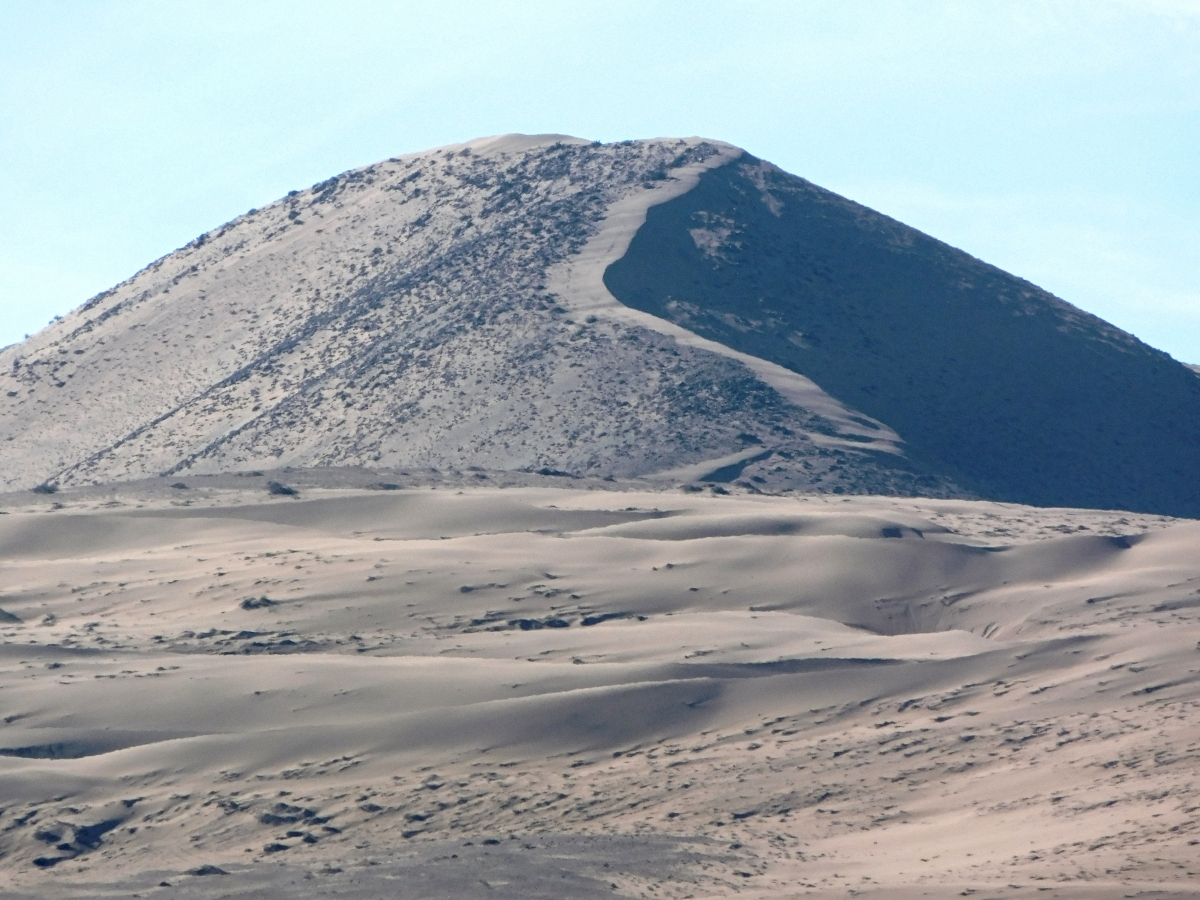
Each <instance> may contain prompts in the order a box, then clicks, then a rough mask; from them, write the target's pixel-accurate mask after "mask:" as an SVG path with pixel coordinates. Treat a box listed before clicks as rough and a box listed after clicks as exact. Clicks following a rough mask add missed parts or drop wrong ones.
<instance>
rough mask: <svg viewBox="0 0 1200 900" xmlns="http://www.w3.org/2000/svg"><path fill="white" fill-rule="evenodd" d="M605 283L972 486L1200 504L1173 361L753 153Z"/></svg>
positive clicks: (1173, 510)
mask: <svg viewBox="0 0 1200 900" xmlns="http://www.w3.org/2000/svg"><path fill="white" fill-rule="evenodd" d="M605 284H606V285H607V286H608V288H609V290H610V291H612V293H613V294H614V295H615V296H616V297H617V299H618V300H620V301H621V302H622V303H625V304H627V305H629V306H632V307H635V308H637V309H639V310H644V311H646V312H649V313H651V314H653V315H655V316H661V317H663V318H665V319H670V320H671V321H673V322H676V323H678V324H680V325H682V326H683V327H685V328H687V329H689V330H691V331H694V332H695V333H697V334H699V335H702V336H704V337H707V338H710V339H712V340H715V341H719V342H721V343H723V344H726V345H728V346H730V347H733V348H735V349H737V350H741V351H743V352H745V353H748V354H751V355H753V356H757V357H761V358H763V359H767V360H771V361H773V362H776V363H779V364H781V365H783V366H786V367H787V368H789V369H792V370H794V371H796V372H799V373H801V374H803V375H806V376H808V377H810V378H812V379H813V380H814V381H816V382H817V383H818V384H820V385H821V387H823V388H824V389H825V390H827V391H829V392H830V393H831V394H832V395H833V396H835V397H837V398H838V399H839V400H841V401H842V402H844V403H846V404H847V405H849V406H851V407H854V408H857V409H860V410H862V411H864V412H866V413H868V414H870V415H871V416H874V417H875V418H876V419H878V420H881V421H883V422H886V423H887V424H888V425H890V426H891V427H893V428H894V429H896V431H898V432H899V433H900V435H901V436H902V437H903V438H904V440H905V441H906V442H907V443H906V447H907V450H908V452H909V454H910V455H911V456H912V457H913V458H915V459H916V460H918V461H919V462H921V463H923V464H924V465H926V466H928V467H929V468H930V469H932V470H935V471H939V472H942V473H944V474H946V475H949V476H950V477H952V478H954V479H957V480H958V481H959V482H960V483H962V484H964V485H967V486H968V487H970V488H971V489H973V490H976V491H978V492H979V493H980V494H981V495H983V496H987V497H992V498H995V499H1001V500H1010V501H1017V502H1021V503H1032V504H1037V505H1042V506H1089V507H1098V508H1108V509H1135V510H1143V511H1157V512H1163V513H1168V514H1172V515H1187V516H1196V515H1200V381H1198V380H1197V379H1196V377H1195V375H1194V373H1193V372H1190V371H1189V370H1188V368H1187V367H1185V366H1183V365H1181V364H1179V363H1177V362H1175V361H1174V360H1173V359H1171V358H1170V357H1169V356H1167V355H1166V354H1165V353H1162V352H1160V351H1157V350H1154V349H1152V348H1150V347H1148V346H1146V345H1145V344H1143V343H1141V342H1140V341H1138V340H1137V339H1135V338H1134V337H1132V336H1131V335H1129V334H1126V333H1124V332H1122V331H1120V330H1118V329H1117V328H1114V327H1113V326H1111V325H1109V324H1107V323H1106V322H1103V321H1102V320H1100V319H1097V318H1096V317H1094V316H1091V315H1089V314H1087V313H1084V312H1082V311H1081V310H1079V309H1076V308H1075V307H1073V306H1070V305H1069V304H1067V303H1064V302H1062V301H1061V300H1059V299H1057V298H1055V297H1053V296H1052V295H1050V294H1048V293H1047V292H1045V291H1043V290H1041V289H1040V288H1038V287H1036V286H1035V285H1032V284H1030V283H1029V282H1027V281H1024V280H1022V279H1020V278H1017V277H1015V276H1012V275H1009V274H1008V273H1006V272H1003V271H1001V270H999V269H997V268H995V267H993V266H989V265H986V264H985V263H982V262H980V261H979V260H977V259H974V258H973V257H971V256H968V255H967V254H965V253H963V252H961V251H958V250H955V249H954V248H952V247H949V246H947V245H946V244H943V243H941V242H940V241H937V240H934V239H933V238H930V237H928V236H926V235H924V234H922V233H920V232H918V231H916V230H914V229H912V228H909V227H907V226H905V225H902V224H900V223H899V222H896V221H895V220H893V219H889V218H887V217H886V216H883V215H880V214H878V213H876V212H873V211H872V210H869V209H867V208H865V207H863V206H859V205H858V204H856V203H852V202H850V201H848V200H846V199H844V198H842V197H839V196H837V195H836V194H833V193H831V192H829V191H826V190H823V189H821V188H819V187H817V186H816V185H813V184H811V183H809V182H807V181H805V180H803V179H801V178H798V177H796V176H793V175H789V174H788V173H786V172H783V171H781V170H779V169H778V168H776V167H774V166H772V165H770V164H769V163H764V162H761V161H759V160H756V159H754V158H753V157H751V156H749V155H746V156H743V157H741V158H739V159H737V160H734V161H733V162H731V163H729V164H727V165H725V166H721V167H719V168H715V169H712V170H710V171H708V172H706V173H705V174H704V175H702V176H701V178H700V181H699V184H698V185H697V187H696V188H695V189H693V190H692V191H689V192H688V193H686V194H683V195H682V196H679V197H677V198H675V199H672V200H670V201H668V202H666V203H663V204H660V205H658V206H655V207H653V208H652V209H651V210H650V211H649V214H648V216H647V219H646V224H645V225H644V226H643V227H642V228H641V229H640V230H639V231H638V233H637V235H636V237H635V238H634V240H633V241H632V243H631V244H630V247H629V251H628V252H627V253H626V255H625V256H624V257H623V258H622V259H620V260H619V261H617V262H616V263H614V264H613V265H612V266H610V267H609V269H608V270H607V273H606V275H605Z"/></svg>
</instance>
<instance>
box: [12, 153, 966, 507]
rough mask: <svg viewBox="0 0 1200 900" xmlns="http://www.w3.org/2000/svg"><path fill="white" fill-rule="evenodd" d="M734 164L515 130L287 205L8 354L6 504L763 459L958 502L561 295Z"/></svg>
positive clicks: (776, 396)
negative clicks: (121, 492)
mask: <svg viewBox="0 0 1200 900" xmlns="http://www.w3.org/2000/svg"><path fill="white" fill-rule="evenodd" d="M740 152H741V151H738V150H737V149H736V148H732V147H729V146H728V145H723V144H714V143H710V142H706V141H701V140H696V139H691V140H658V141H640V142H625V143H621V144H613V145H607V146H604V145H599V144H591V143H588V142H585V141H580V140H578V139H575V138H562V137H558V136H549V137H547V136H541V137H525V136H520V135H510V136H507V137H503V138H492V139H483V140H480V141H475V142H472V143H470V144H466V145H459V146H456V147H450V148H443V149H440V150H436V151H430V152H428V153H423V154H416V155H412V156H407V157H401V158H397V159H391V160H387V161H385V162H382V163H379V164H378V165H374V166H369V167H367V168H365V169H361V170H357V171H353V172H349V173H346V174H344V175H342V176H339V177H336V178H332V179H330V180H328V181H326V182H322V183H320V184H317V185H315V186H314V187H313V188H312V189H310V190H306V191H299V192H292V193H291V194H289V195H288V197H287V198H285V199H283V200H281V201H280V202H278V203H275V204H273V205H271V206H270V207H267V208H265V209H262V210H257V211H251V212H250V213H248V214H246V215H245V216H242V217H240V218H239V219H236V220H234V221H233V222H230V223H229V224H227V225H225V226H223V227H222V228H220V229H217V230H215V231H213V232H210V233H208V234H205V235H203V236H201V237H200V238H198V239H197V240H195V241H193V242H192V243H191V244H189V245H188V246H187V247H185V248H183V249H182V250H179V251H177V252H175V253H173V254H171V255H169V256H167V257H164V258H163V259H161V260H159V261H158V262H156V263H154V264H153V265H151V266H149V267H148V268H147V269H145V270H143V271H142V272H140V273H138V274H137V275H136V276H134V277H133V278H132V279H130V280H129V281H127V282H125V283H123V284H121V285H118V286H117V287H116V288H114V289H112V290H111V291H108V292H106V293H104V294H101V295H99V296H97V297H96V298H94V299H93V300H91V301H89V302H88V303H87V304H85V305H84V306H83V307H81V308H80V309H79V310H76V311H75V312H74V313H72V314H71V315H69V316H67V317H66V318H64V319H63V320H62V321H60V322H57V323H55V324H53V325H52V326H51V327H49V328H47V329H46V330H44V331H43V332H41V333H39V334H38V335H36V336H34V338H32V339H31V340H28V341H26V342H24V343H22V344H20V345H17V346H14V347H10V348H7V349H5V350H4V351H2V352H0V448H2V449H0V453H2V454H3V465H2V466H0V487H7V488H13V487H32V486H33V485H35V484H38V483H41V482H43V481H47V480H52V481H55V482H58V483H61V484H65V485H70V484H86V483H93V482H104V481H112V480H125V479H135V478H140V477H144V476H147V475H157V474H175V473H191V474H196V473H212V472H222V471H231V470H246V469H255V468H272V469H274V468H279V467H283V466H289V465H291V466H297V467H301V466H356V465H365V466H369V467H397V468H398V467H414V468H416V467H437V468H454V467H459V468H465V467H467V466H472V465H474V466H482V467H486V468H489V469H502V470H514V469H537V468H540V467H549V468H551V469H555V470H565V471H568V472H573V473H580V474H588V475H595V476H603V475H610V474H611V475H613V476H617V477H630V476H641V475H646V474H652V473H655V472H661V471H664V470H667V471H671V470H679V469H684V470H685V471H687V472H689V473H691V474H694V475H704V474H706V473H707V470H710V469H712V470H718V476H717V477H723V475H722V473H724V474H728V473H730V472H734V471H735V470H736V472H737V473H740V472H741V471H742V469H743V468H744V467H745V466H746V465H748V464H749V463H747V462H746V460H748V459H751V458H756V457H759V456H762V455H763V452H765V451H763V450H761V449H760V448H761V447H762V446H763V442H769V449H770V450H771V451H772V454H774V455H773V456H771V454H767V455H768V456H771V460H772V461H771V464H770V466H769V467H768V466H766V465H765V462H766V457H763V458H762V459H759V460H758V462H757V463H755V464H756V465H758V467H759V469H761V470H762V471H761V473H760V474H757V475H754V477H755V478H756V480H757V481H759V482H760V483H761V484H762V485H763V486H764V487H765V488H771V487H774V488H785V487H805V488H807V489H815V490H833V489H837V490H842V491H855V490H873V491H881V492H889V493H893V492H897V491H900V492H913V491H918V492H919V491H932V492H934V493H935V494H936V493H938V492H943V493H944V492H945V486H944V484H943V482H942V481H939V480H937V479H926V480H925V481H924V482H920V481H918V480H917V479H916V478H915V477H914V475H913V474H912V473H910V472H909V471H908V469H907V468H906V466H907V463H906V461H905V460H903V459H902V458H900V457H899V456H898V455H897V454H896V452H895V449H896V447H895V442H894V441H892V440H886V439H883V440H877V439H876V437H875V435H876V433H879V434H883V433H884V431H886V429H880V428H879V426H878V425H877V423H870V422H868V420H866V419H865V418H861V417H859V418H860V419H861V421H862V422H866V423H867V425H870V426H871V427H870V428H866V427H862V426H858V425H855V424H853V423H852V422H850V418H852V417H851V416H850V415H849V412H850V411H846V410H845V409H844V407H842V406H841V405H840V404H838V403H837V402H836V401H833V400H832V399H831V398H829V397H827V396H826V395H825V394H824V393H823V392H821V391H820V389H819V388H816V387H815V386H812V390H811V391H809V394H810V395H812V397H814V398H816V399H815V400H814V402H815V403H816V406H815V408H813V407H807V408H806V407H804V406H802V405H798V404H797V403H796V402H795V397H791V398H790V399H789V396H787V395H786V394H785V393H780V392H779V390H777V389H776V388H775V387H773V386H772V385H771V384H770V383H768V382H766V381H764V380H762V378H761V377H760V376H759V374H758V373H757V372H756V371H754V370H753V369H752V368H750V367H748V366H747V364H746V362H745V360H743V359H740V358H731V357H730V356H729V355H728V353H717V352H712V348H707V349H706V348H704V347H697V346H692V345H689V344H687V343H681V342H680V341H678V340H677V339H676V337H675V336H673V335H671V334H663V333H661V331H659V330H655V329H654V328H648V327H646V325H645V323H644V322H641V323H639V322H628V321H621V320H620V319H617V318H612V317H597V316H594V315H590V314H578V315H577V314H575V313H573V312H571V311H570V310H569V309H568V307H572V303H571V297H570V296H568V294H569V293H570V292H569V291H568V292H566V293H563V292H559V291H557V289H556V288H554V287H551V286H549V283H550V282H551V278H550V277H549V276H550V274H551V272H552V270H553V271H559V270H560V269H561V264H563V263H564V261H566V260H569V259H570V258H572V256H573V255H576V254H578V253H579V252H580V251H582V250H583V249H584V248H586V247H587V245H588V242H589V241H590V240H591V239H593V238H595V237H596V236H597V235H600V234H601V233H602V232H603V231H604V230H605V226H606V221H607V217H608V216H609V213H610V211H611V210H613V209H614V208H616V207H618V206H620V208H621V209H622V210H624V212H625V213H629V212H630V209H633V212H634V214H635V215H636V214H637V209H636V208H637V207H638V205H639V204H640V205H641V208H642V209H643V210H644V208H645V206H647V205H649V204H650V203H651V202H652V201H653V200H654V198H656V197H660V196H667V195H669V194H670V193H671V192H672V191H677V190H678V189H679V188H680V187H681V186H685V187H686V186H687V185H690V184H693V183H694V182H695V177H696V175H697V173H698V172H699V171H702V170H703V169H704V168H706V167H710V166H712V165H717V164H720V163H722V162H725V161H727V160H728V159H731V158H734V157H736V156H738V155H740ZM664 191H665V193H664ZM631 202H632V204H633V206H632V207H630V203H631ZM622 204H623V205H622ZM608 224H611V223H608ZM556 267H557V268H556ZM601 271H602V267H601ZM592 280H594V281H595V282H596V283H599V281H600V278H599V275H597V276H596V277H595V278H594V279H592ZM576 315H577V319H578V320H576V318H575V316H576ZM662 324H664V325H666V324H668V323H662ZM719 349H722V350H723V349H724V348H719ZM818 395H819V396H818ZM817 401H819V402H817ZM830 410H833V411H834V414H835V415H836V416H837V417H838V418H839V421H830V420H829V419H828V414H829V413H830ZM838 410H841V412H837V411H838ZM843 413H844V414H843ZM847 423H850V424H849V427H850V428H851V429H852V430H853V429H857V430H858V431H859V432H861V433H858V434H854V433H851V434H850V435H849V437H848V438H845V437H839V436H838V435H839V433H840V429H842V428H843V427H844V426H846V424H847ZM872 429H875V430H874V431H873V430H872ZM893 437H894V436H893ZM831 442H832V444H831ZM876 444H878V445H879V446H878V447H877V448H876V447H875V445H876ZM864 449H865V450H872V449H876V450H878V451H879V452H862V450H864ZM706 461H708V462H706ZM689 466H690V467H693V468H695V469H696V471H695V472H692V471H691V470H690V469H688V468H687V467H689ZM731 467H732V468H731ZM702 470H703V471H702Z"/></svg>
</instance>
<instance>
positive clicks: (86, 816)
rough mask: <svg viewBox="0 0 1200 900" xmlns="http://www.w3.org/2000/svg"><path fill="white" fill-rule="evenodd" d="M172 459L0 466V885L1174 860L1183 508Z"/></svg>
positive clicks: (1187, 871) (1185, 807)
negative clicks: (303, 485)
mask: <svg viewBox="0 0 1200 900" xmlns="http://www.w3.org/2000/svg"><path fill="white" fill-rule="evenodd" d="M118 491H119V492H118ZM139 491H140V492H139ZM168 493H172V492H170V491H160V492H158V493H155V492H153V491H149V490H144V489H142V488H139V487H138V486H122V487H120V488H117V489H114V491H113V492H111V493H108V494H106V495H104V496H106V497H107V498H108V499H107V500H98V499H96V498H97V496H100V495H99V494H97V493H96V492H94V491H93V492H92V493H91V494H83V493H81V494H76V495H72V494H70V493H62V494H59V495H57V496H56V497H37V496H35V495H31V494H25V495H8V496H7V497H5V498H3V500H4V503H3V506H4V508H5V510H6V511H7V512H8V514H7V515H4V516H0V567H2V568H0V572H2V580H0V585H2V591H0V608H3V610H4V611H5V612H6V613H7V614H9V615H10V617H16V618H17V619H19V620H20V621H19V622H16V621H12V620H11V619H9V620H6V621H5V622H4V623H3V627H4V632H3V633H4V637H5V641H6V643H5V644H4V646H3V650H2V658H3V663H2V674H0V705H2V709H3V716H4V725H3V726H2V727H0V747H3V748H6V749H4V750H3V751H0V752H3V754H4V756H3V757H2V758H0V767H2V768H0V771H2V773H3V775H2V777H0V806H2V807H3V811H2V812H0V852H2V853H3V856H2V857H0V879H2V884H3V887H2V888H0V890H3V892H4V895H5V896H12V897H32V896H36V897H56V896H70V897H102V896H131V895H134V894H138V895H141V896H172V897H174V896H181V897H218V896H220V897H225V896H246V897H249V896H255V897H270V896H280V897H283V896H287V897H290V898H296V897H315V896H340V897H375V896H404V897H475V896H480V897H482V896H489V897H564V896H571V897H592V896H596V897H599V896H630V897H634V896H650V897H688V896H691V897H715V896H727V895H730V894H735V893H736V894H740V895H743V896H747V897H764V898H765V897H772V898H774V897H792V896H810V895H811V896H828V897H834V896H837V897H844V896H849V895H851V894H856V895H859V896H869V897H870V896H874V897H924V896H927V897H945V896H958V895H960V894H963V895H966V894H970V893H971V892H976V894H977V895H978V896H986V897H1035V896H1036V897H1089V898H1091V897H1126V896H1146V897H1148V896H1172V897H1183V896H1198V895H1200V890H1198V889H1197V887H1196V886H1197V885H1198V884H1200V874H1198V873H1200V867H1198V863H1197V862H1196V860H1197V859H1200V850H1198V847H1200V844H1197V841H1200V821H1198V819H1197V811H1198V810H1200V782H1198V781H1197V777H1196V771H1197V764H1198V763H1200V726H1198V725H1197V715H1198V714H1200V709H1198V698H1200V677H1198V676H1200V651H1198V645H1197V642H1198V640H1200V554H1198V553H1197V552H1196V548H1197V545H1198V542H1200V523H1194V522H1189V521H1180V520H1169V519H1162V518H1158V517H1147V516H1133V515H1123V514H1121V513H1103V512H1095V511H1091V512H1089V511H1070V510H1037V509H1031V508H1027V507H1017V506H1006V505H1002V504H991V503H972V502H965V501H932V500H896V499H878V498H866V497H856V498H850V499H841V498H833V497H829V498H819V497H807V498H796V497H788V498H783V497H756V496H748V495H740V496H729V497H713V496H702V495H688V494H681V493H673V492H672V493H668V492H659V493H634V492H622V491H582V490H575V491H572V490H568V489H551V488H519V489H517V488H515V489H508V490H500V489H495V488H487V489H485V488H474V489H465V490H463V491H462V492H457V491H456V490H454V489H453V488H450V489H440V490H428V489H425V490H420V489H413V490H403V491H391V492H386V493H385V492H371V491H365V490H341V491H334V490H326V491H320V490H308V491H305V493H304V495H303V496H302V497H301V498H300V499H289V498H268V497H267V495H266V494H265V493H264V492H262V491H261V490H259V491H256V492H254V493H250V492H247V491H242V492H237V491H232V490H215V489H208V490H197V489H193V490H191V491H189V492H186V493H184V492H182V491H176V492H174V494H175V497H176V499H174V500H173V501H169V500H167V499H164V494H168ZM183 497H187V500H182V499H179V498H183ZM53 501H56V502H57V503H58V504H61V508H58V509H54V508H53V505H52V502H53ZM184 503H188V504H190V505H182V504H184ZM263 597H266V598H268V599H269V600H270V601H271V604H270V605H268V604H263V603H262V602H261V599H258V603H257V606H256V608H248V609H246V608H243V601H245V600H246V599H247V598H256V599H257V598H263ZM246 605H249V606H252V607H254V606H255V604H246ZM604 616H612V618H608V619H603V620H602V617H604ZM589 623H590V624H589ZM556 626H557V627H556ZM589 836H590V837H589ZM485 841H498V842H499V843H485ZM35 860H41V865H40V866H39V865H37V864H35ZM204 865H211V866H217V867H220V868H221V869H223V870H225V871H226V872H227V873H228V874H225V875H213V876H211V877H202V876H198V875H187V874H184V873H186V872H187V871H188V870H193V869H196V868H197V867H200V866H204ZM163 881H165V882H168V883H169V884H170V885H171V886H170V887H169V888H168V887H158V885H159V883H160V882H163ZM614 886H615V887H614ZM401 888H403V889H401Z"/></svg>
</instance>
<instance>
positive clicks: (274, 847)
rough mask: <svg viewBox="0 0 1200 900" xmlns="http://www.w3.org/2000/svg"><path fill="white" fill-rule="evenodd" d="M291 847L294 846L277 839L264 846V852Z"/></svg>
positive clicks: (277, 851)
mask: <svg viewBox="0 0 1200 900" xmlns="http://www.w3.org/2000/svg"><path fill="white" fill-rule="evenodd" d="M291 849H292V848H291V847H290V846H288V845H287V844H281V843H279V842H278V841H275V842H274V843H271V844H267V845H266V846H265V847H263V853H279V852H281V851H283V850H291Z"/></svg>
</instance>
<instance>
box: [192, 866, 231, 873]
mask: <svg viewBox="0 0 1200 900" xmlns="http://www.w3.org/2000/svg"><path fill="white" fill-rule="evenodd" d="M186 874H188V875H228V874H229V873H228V872H226V871H225V870H224V869H222V868H221V867H220V866H210V865H203V866H197V867H196V868H194V869H188V870H187V873H186Z"/></svg>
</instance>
